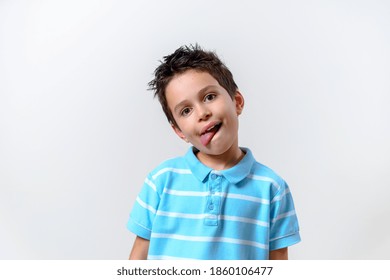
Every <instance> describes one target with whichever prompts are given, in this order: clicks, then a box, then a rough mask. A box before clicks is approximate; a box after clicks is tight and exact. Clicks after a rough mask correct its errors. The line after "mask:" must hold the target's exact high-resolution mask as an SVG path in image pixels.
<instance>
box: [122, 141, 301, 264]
mask: <svg viewBox="0 0 390 280" xmlns="http://www.w3.org/2000/svg"><path fill="white" fill-rule="evenodd" d="M242 149H243V151H244V152H245V153H246V155H245V156H244V158H243V159H242V160H241V161H240V162H239V163H238V164H237V165H235V166H234V167H232V168H230V169H226V170H221V171H216V170H213V169H211V168H209V167H207V166H205V165H204V164H202V163H201V162H200V161H199V160H198V159H197V157H196V155H195V154H194V148H190V149H189V151H188V152H187V153H186V155H185V156H183V157H178V158H175V159H170V160H167V161H165V162H164V163H162V164H161V165H160V166H159V167H157V168H156V169H155V170H154V171H152V172H151V173H150V174H149V175H148V176H147V178H146V179H145V182H144V186H143V188H142V190H141V192H140V194H139V195H138V197H137V199H136V202H135V204H134V206H133V210H132V212H131V214H130V218H129V220H128V223H127V228H128V229H129V230H130V231H132V232H133V233H134V234H136V235H138V236H140V237H142V238H145V239H148V240H150V244H149V252H148V259H219V260H221V259H268V257H269V251H270V250H276V249H280V248H284V247H288V246H290V245H293V244H295V243H297V242H299V241H300V235H299V226H298V220H297V216H296V214H295V208H294V203H293V199H292V196H291V193H290V190H289V188H288V186H287V184H286V183H285V181H284V180H283V179H282V178H280V177H279V176H278V175H276V174H275V173H274V172H273V171H272V170H271V169H269V168H268V167H266V166H264V165H262V164H260V163H258V162H256V160H255V159H254V157H253V155H252V153H251V151H250V150H249V149H247V148H242Z"/></svg>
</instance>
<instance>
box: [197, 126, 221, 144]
mask: <svg viewBox="0 0 390 280" xmlns="http://www.w3.org/2000/svg"><path fill="white" fill-rule="evenodd" d="M219 127H220V126H215V127H214V128H213V129H212V130H210V131H207V132H206V133H204V134H202V135H201V136H200V142H201V143H202V144H203V146H207V145H208V144H209V143H210V141H211V139H213V137H214V135H215V134H216V133H217V132H218V130H219Z"/></svg>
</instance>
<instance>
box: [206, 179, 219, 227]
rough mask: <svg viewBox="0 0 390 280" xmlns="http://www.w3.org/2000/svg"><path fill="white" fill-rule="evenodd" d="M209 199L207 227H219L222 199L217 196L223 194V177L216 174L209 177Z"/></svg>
mask: <svg viewBox="0 0 390 280" xmlns="http://www.w3.org/2000/svg"><path fill="white" fill-rule="evenodd" d="M208 185H209V191H210V195H209V199H208V202H207V207H206V212H207V215H206V219H205V224H206V225H213V226H217V225H218V215H219V214H220V213H219V211H220V204H221V197H220V196H219V195H215V194H216V193H217V192H219V193H220V192H221V176H220V175H218V174H215V173H211V174H210V177H209V182H208Z"/></svg>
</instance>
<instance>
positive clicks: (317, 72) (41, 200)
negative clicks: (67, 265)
mask: <svg viewBox="0 0 390 280" xmlns="http://www.w3.org/2000/svg"><path fill="white" fill-rule="evenodd" d="M389 15H390V2H389V1H385V0H383V1H379V0H378V1H373V0H366V1H352V0H351V1H346V0H344V1H343V0H342V1H329V0H328V1H325V0H324V1H309V0H307V1H287V0H285V1H255V0H253V1H249V0H246V1H245V0H242V1H226V0H219V1H205V0H198V1H180V0H165V1H158V0H153V1H151V0H149V1H109V0H101V1H94V0H90V1H80V0H77V1H76V0H71V1H69V0H68V1H49V0H41V1H38V0H35V1H21V0H13V1H12V0H0V259H125V258H127V257H128V253H129V251H130V248H131V245H132V242H133V238H134V236H133V235H132V234H131V233H130V232H128V231H127V229H126V227H125V225H126V222H127V218H128V214H129V212H130V210H131V208H132V205H133V202H134V200H135V198H136V195H137V193H138V192H139V190H140V188H141V186H142V183H143V180H144V177H145V176H146V174H147V173H148V172H149V171H150V170H151V169H152V168H154V167H155V166H156V165H157V164H159V163H160V162H161V161H162V160H165V159H167V158H170V157H174V156H177V155H182V154H184V153H185V152H186V150H187V148H188V146H187V144H185V143H184V142H182V141H181V140H180V139H179V138H178V137H177V136H176V135H174V133H173V132H172V131H171V128H170V127H169V125H168V123H167V122H166V119H165V116H164V115H163V113H162V110H161V108H160V105H159V103H158V101H157V100H153V98H152V95H153V94H152V92H150V91H147V82H149V81H150V80H151V79H152V72H153V70H154V69H155V67H156V66H157V65H158V60H160V59H161V58H162V57H163V56H164V55H167V54H169V53H171V52H173V51H174V50H175V49H176V48H177V47H179V46H180V45H183V44H190V43H199V44H200V45H201V46H203V47H204V48H205V49H209V50H215V51H217V53H218V54H219V56H220V57H221V59H222V60H223V61H224V62H225V63H226V64H227V66H228V67H229V68H230V70H231V71H232V72H233V74H234V77H235V80H236V83H237V84H238V86H239V88H240V90H241V92H242V93H243V94H244V96H245V100H246V105H245V109H244V112H243V115H242V116H241V117H240V145H241V146H246V147H250V148H251V149H252V151H253V153H254V154H255V156H256V159H257V160H258V161H260V162H262V163H263V164H266V165H268V166H270V167H271V168H273V169H274V170H276V171H277V173H279V174H280V175H281V176H282V177H283V178H284V179H286V181H287V182H288V183H289V185H290V188H291V190H292V193H293V196H294V199H295V204H296V210H297V213H298V216H299V221H300V226H301V236H302V242H301V243H299V244H298V245H295V246H293V247H291V248H290V258H292V259H389V257H390V253H389V251H390V223H389V214H390V204H389V202H388V200H389V195H390V190H389V188H390V178H389V176H388V173H389V167H390V129H389V128H390V125H389V121H390V112H389V105H390V16H389Z"/></svg>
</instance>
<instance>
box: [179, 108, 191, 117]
mask: <svg viewBox="0 0 390 280" xmlns="http://www.w3.org/2000/svg"><path fill="white" fill-rule="evenodd" d="M189 113H191V109H190V108H188V107H186V108H184V109H183V110H181V111H180V115H181V116H183V117H186V116H188V115H189Z"/></svg>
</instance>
